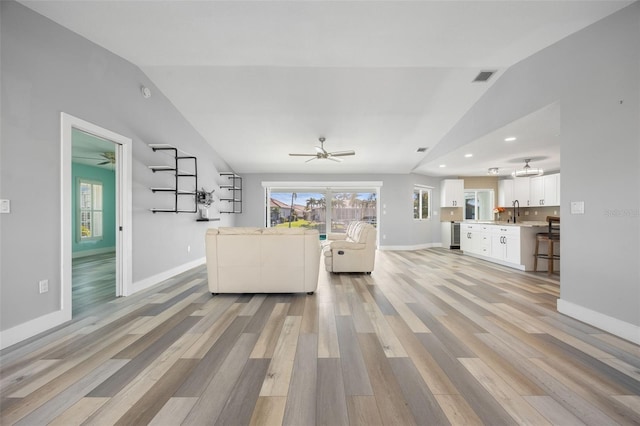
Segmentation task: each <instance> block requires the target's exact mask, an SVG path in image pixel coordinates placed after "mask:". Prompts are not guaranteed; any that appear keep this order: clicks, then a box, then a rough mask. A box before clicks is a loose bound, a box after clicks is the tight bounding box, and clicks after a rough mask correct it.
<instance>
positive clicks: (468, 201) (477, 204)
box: [464, 189, 495, 220]
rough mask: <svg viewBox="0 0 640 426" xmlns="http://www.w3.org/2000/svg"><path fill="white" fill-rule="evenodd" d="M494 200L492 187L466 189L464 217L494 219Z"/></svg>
mask: <svg viewBox="0 0 640 426" xmlns="http://www.w3.org/2000/svg"><path fill="white" fill-rule="evenodd" d="M494 200H495V196H494V192H493V190H492V189H474V190H470V191H465V192H464V218H465V219H466V220H493V207H494V204H495V202H494Z"/></svg>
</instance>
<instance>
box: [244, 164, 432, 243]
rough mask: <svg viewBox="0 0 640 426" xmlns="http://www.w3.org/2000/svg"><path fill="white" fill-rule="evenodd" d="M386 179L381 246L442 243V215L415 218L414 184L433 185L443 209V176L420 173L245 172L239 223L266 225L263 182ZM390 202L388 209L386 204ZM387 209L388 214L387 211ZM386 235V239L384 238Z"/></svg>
mask: <svg viewBox="0 0 640 426" xmlns="http://www.w3.org/2000/svg"><path fill="white" fill-rule="evenodd" d="M362 181H382V187H381V188H380V199H379V200H378V203H379V204H380V217H379V219H378V232H379V233H380V247H381V248H383V249H384V248H385V247H394V248H412V247H424V246H433V245H438V244H440V243H441V239H440V232H441V230H440V217H439V216H435V217H433V218H432V219H431V220H425V221H416V220H413V186H414V185H415V184H421V185H427V186H433V187H434V189H433V199H434V200H436V204H435V206H434V209H433V211H434V212H439V210H440V209H439V207H438V203H439V200H440V179H439V178H431V177H427V176H421V175H416V174H406V175H401V174H383V175H380V174H365V175H363V174H245V175H243V187H244V192H243V198H244V200H245V204H244V206H243V211H244V213H243V214H241V215H239V217H238V218H237V224H238V225H239V226H264V188H263V187H262V182H362ZM383 205H386V208H383V207H382V206H383ZM383 210H384V211H385V212H386V214H384V213H383ZM385 236H386V238H384V237H385Z"/></svg>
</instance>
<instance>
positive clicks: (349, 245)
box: [329, 240, 367, 250]
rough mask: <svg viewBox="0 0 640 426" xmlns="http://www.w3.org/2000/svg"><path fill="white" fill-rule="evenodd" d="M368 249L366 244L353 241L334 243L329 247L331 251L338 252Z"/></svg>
mask: <svg viewBox="0 0 640 426" xmlns="http://www.w3.org/2000/svg"><path fill="white" fill-rule="evenodd" d="M366 247H367V245H366V244H362V243H355V242H353V241H346V240H338V241H332V242H331V244H330V245H329V248H330V249H331V250H336V249H348V250H364V249H365V248H366Z"/></svg>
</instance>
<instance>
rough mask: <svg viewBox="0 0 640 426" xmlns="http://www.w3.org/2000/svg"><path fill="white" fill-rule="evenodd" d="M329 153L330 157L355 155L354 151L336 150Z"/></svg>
mask: <svg viewBox="0 0 640 426" xmlns="http://www.w3.org/2000/svg"><path fill="white" fill-rule="evenodd" d="M329 155H331V156H332V157H344V156H346V155H356V152H355V151H336V152H330V153H329Z"/></svg>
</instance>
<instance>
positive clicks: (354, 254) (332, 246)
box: [322, 221, 376, 273]
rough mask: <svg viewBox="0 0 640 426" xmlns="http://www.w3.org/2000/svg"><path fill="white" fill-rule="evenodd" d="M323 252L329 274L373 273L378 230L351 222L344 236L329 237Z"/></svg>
mask: <svg viewBox="0 0 640 426" xmlns="http://www.w3.org/2000/svg"><path fill="white" fill-rule="evenodd" d="M322 252H323V254H324V266H325V269H326V270H327V271H329V272H366V273H371V272H372V271H373V267H374V265H375V260H376V228H374V227H373V225H371V224H369V223H366V222H359V221H355V222H351V223H349V225H347V229H346V232H345V233H344V234H329V235H327V240H326V241H325V242H324V243H323V246H322Z"/></svg>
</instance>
